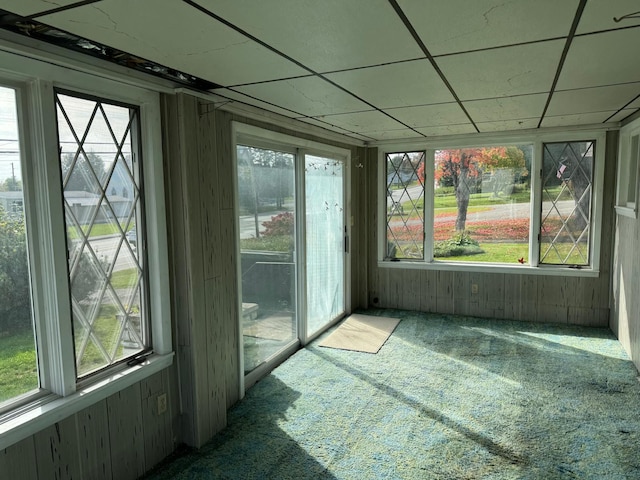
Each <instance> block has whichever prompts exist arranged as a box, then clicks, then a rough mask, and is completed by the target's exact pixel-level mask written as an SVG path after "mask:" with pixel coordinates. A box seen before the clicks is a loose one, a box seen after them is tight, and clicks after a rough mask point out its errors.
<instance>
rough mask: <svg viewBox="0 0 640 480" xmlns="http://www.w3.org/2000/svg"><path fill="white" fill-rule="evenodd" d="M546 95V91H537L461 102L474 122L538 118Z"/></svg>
mask: <svg viewBox="0 0 640 480" xmlns="http://www.w3.org/2000/svg"><path fill="white" fill-rule="evenodd" d="M547 97H548V95H547V94H546V93H539V94H535V95H519V96H516V97H502V98H490V99H487V100H470V101H467V102H463V105H464V108H466V109H467V112H469V115H471V118H473V121H474V122H476V123H478V122H501V121H505V120H520V119H527V118H538V119H539V118H540V116H541V115H542V111H543V110H544V105H545V102H546V101H547Z"/></svg>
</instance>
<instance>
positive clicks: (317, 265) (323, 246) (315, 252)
mask: <svg viewBox="0 0 640 480" xmlns="http://www.w3.org/2000/svg"><path fill="white" fill-rule="evenodd" d="M343 177H344V162H342V161H340V160H334V159H328V158H321V157H315V156H311V155H306V156H305V200H306V272H307V334H308V335H312V334H313V333H314V332H316V331H318V330H319V329H320V328H322V327H323V326H324V325H325V324H327V323H328V322H330V321H331V320H333V319H334V318H336V317H337V316H339V315H340V314H342V313H343V312H344V186H343V181H344V179H343Z"/></svg>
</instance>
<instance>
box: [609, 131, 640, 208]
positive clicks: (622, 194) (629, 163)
mask: <svg viewBox="0 0 640 480" xmlns="http://www.w3.org/2000/svg"><path fill="white" fill-rule="evenodd" d="M634 137H636V138H637V139H638V143H639V144H640V119H636V120H634V121H633V122H631V123H629V124H627V125H625V126H623V127H622V128H621V129H620V137H619V140H618V174H617V188H616V207H615V209H616V213H617V214H618V215H623V216H625V217H629V218H638V204H639V203H640V198H639V196H640V145H638V151H637V152H635V153H636V155H635V158H633V156H632V155H633V153H634V152H632V149H631V145H632V142H633V138H634ZM631 172H634V173H635V178H634V176H632V175H631ZM632 179H633V180H635V181H633V180H632ZM629 192H633V193H634V201H633V202H629Z"/></svg>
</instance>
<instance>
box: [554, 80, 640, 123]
mask: <svg viewBox="0 0 640 480" xmlns="http://www.w3.org/2000/svg"><path fill="white" fill-rule="evenodd" d="M639 93H640V83H628V84H624V85H614V86H611V87H594V88H582V89H580V90H565V91H558V92H555V93H554V94H553V97H551V103H549V108H548V110H547V115H549V116H555V115H569V114H574V113H589V112H602V111H603V110H610V109H611V108H622V107H624V106H625V105H626V104H627V103H629V102H630V101H631V100H633V98H635V97H636V95H638V94H639Z"/></svg>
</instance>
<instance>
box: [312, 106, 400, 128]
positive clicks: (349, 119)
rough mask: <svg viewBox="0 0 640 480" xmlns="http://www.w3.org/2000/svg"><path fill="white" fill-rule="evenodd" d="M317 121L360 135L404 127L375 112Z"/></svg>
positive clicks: (346, 114)
mask: <svg viewBox="0 0 640 480" xmlns="http://www.w3.org/2000/svg"><path fill="white" fill-rule="evenodd" d="M318 120H322V121H324V122H327V123H330V124H332V125H336V126H338V127H342V128H345V129H347V130H350V131H352V132H360V133H362V132H364V131H371V130H374V131H377V130H395V129H398V128H401V127H404V125H402V124H401V123H398V122H397V121H395V120H394V119H392V118H390V117H388V116H387V115H385V114H384V113H381V112H378V111H376V110H371V111H368V112H357V113H343V114H341V115H328V116H325V117H319V118H318Z"/></svg>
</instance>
